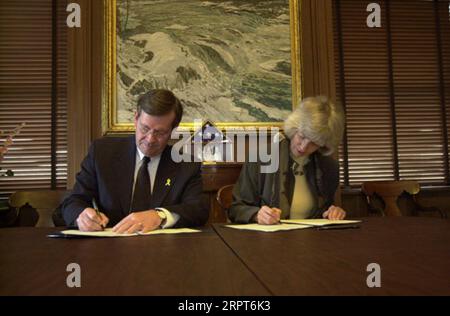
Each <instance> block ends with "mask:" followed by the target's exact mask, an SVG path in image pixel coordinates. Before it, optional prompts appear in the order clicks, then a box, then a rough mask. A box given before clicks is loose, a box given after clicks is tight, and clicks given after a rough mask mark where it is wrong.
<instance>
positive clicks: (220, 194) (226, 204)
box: [216, 184, 234, 219]
mask: <svg viewBox="0 0 450 316" xmlns="http://www.w3.org/2000/svg"><path fill="white" fill-rule="evenodd" d="M233 187H234V184H229V185H225V186H223V187H221V188H220V189H219V191H217V196H216V200H217V202H218V203H219V205H220V207H221V208H222V211H223V212H224V213H225V215H226V218H227V219H228V210H229V209H230V207H231V203H232V202H233Z"/></svg>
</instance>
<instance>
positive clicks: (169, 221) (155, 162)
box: [132, 146, 180, 228]
mask: <svg viewBox="0 0 450 316" xmlns="http://www.w3.org/2000/svg"><path fill="white" fill-rule="evenodd" d="M136 149H137V150H136V165H135V168H134V178H133V179H134V180H133V195H134V186H135V184H136V177H137V174H138V171H139V168H140V167H141V165H142V158H144V154H143V153H142V152H141V150H140V149H139V147H137V146H136ZM160 159H161V155H159V156H155V157H151V158H150V161H149V163H148V172H149V174H150V189H151V192H152V193H153V187H154V184H155V178H156V172H157V171H158V166H159V161H160ZM133 195H132V196H133ZM156 209H157V210H160V211H163V212H164V214H166V223H165V224H164V225H163V226H162V228H170V227H172V226H173V225H175V223H176V222H177V221H178V220H179V219H180V215H178V214H176V213H171V212H169V211H168V210H167V209H165V208H163V207H157V208H156Z"/></svg>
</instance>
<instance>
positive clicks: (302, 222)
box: [281, 218, 361, 227]
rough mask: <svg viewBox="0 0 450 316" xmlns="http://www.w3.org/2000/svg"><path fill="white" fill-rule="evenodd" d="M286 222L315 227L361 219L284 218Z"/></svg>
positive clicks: (344, 223)
mask: <svg viewBox="0 0 450 316" xmlns="http://www.w3.org/2000/svg"><path fill="white" fill-rule="evenodd" d="M281 222H282V223H285V224H299V225H307V226H313V227H320V226H329V225H348V224H357V223H361V221H359V220H329V219H322V218H319V219H282V220H281Z"/></svg>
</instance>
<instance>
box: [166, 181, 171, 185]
mask: <svg viewBox="0 0 450 316" xmlns="http://www.w3.org/2000/svg"><path fill="white" fill-rule="evenodd" d="M170 181H171V180H170V179H167V180H166V187H170Z"/></svg>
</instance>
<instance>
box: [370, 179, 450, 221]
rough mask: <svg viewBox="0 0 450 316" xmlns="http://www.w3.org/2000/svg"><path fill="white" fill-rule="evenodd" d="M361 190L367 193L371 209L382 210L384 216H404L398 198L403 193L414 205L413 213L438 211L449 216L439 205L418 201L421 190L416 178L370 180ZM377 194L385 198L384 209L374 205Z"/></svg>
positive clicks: (443, 215)
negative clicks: (423, 203) (426, 205)
mask: <svg viewBox="0 0 450 316" xmlns="http://www.w3.org/2000/svg"><path fill="white" fill-rule="evenodd" d="M361 190H362V192H363V193H364V194H365V195H366V201H367V205H368V207H369V210H370V211H376V212H380V213H381V214H382V215H384V216H402V215H403V214H402V212H401V211H400V208H399V207H398V203H397V200H398V198H399V197H400V196H401V195H402V194H404V193H407V196H408V198H409V199H410V200H411V202H412V205H413V206H412V209H411V213H412V214H413V215H419V212H438V213H439V214H440V215H441V217H442V218H447V214H446V213H445V212H443V211H441V210H440V209H438V208H437V207H425V206H422V205H421V204H420V203H419V202H417V198H416V196H417V194H418V193H419V191H420V185H419V183H418V182H417V181H414V180H400V181H368V182H364V183H363V184H362V186H361ZM375 195H376V196H378V197H380V198H381V199H382V200H383V202H384V209H382V210H381V209H379V208H376V207H374V206H373V201H372V199H373V198H374V196H375Z"/></svg>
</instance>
